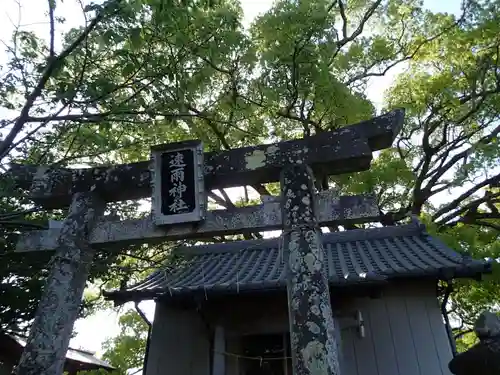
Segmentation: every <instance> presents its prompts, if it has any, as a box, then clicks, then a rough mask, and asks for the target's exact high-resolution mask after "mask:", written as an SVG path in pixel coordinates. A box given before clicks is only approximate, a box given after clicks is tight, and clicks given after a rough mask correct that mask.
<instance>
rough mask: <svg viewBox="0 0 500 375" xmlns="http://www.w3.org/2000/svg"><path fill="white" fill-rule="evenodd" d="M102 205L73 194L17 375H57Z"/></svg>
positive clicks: (91, 196) (86, 195)
mask: <svg viewBox="0 0 500 375" xmlns="http://www.w3.org/2000/svg"><path fill="white" fill-rule="evenodd" d="M104 206H105V204H104V203H103V202H102V201H101V200H100V199H99V198H97V197H96V196H95V195H94V194H93V193H79V194H75V197H74V199H73V202H72V204H71V206H70V211H69V215H68V217H67V218H66V220H65V221H64V223H63V226H62V228H61V230H60V232H59V236H58V239H57V249H56V253H55V255H54V257H53V259H52V261H51V266H50V273H49V276H48V278H47V281H46V285H45V288H44V292H43V294H42V299H41V301H40V304H39V305H38V310H37V314H36V317H35V320H34V323H33V326H32V328H31V331H30V335H29V337H28V341H27V344H26V347H25V348H24V352H23V354H22V356H21V359H20V361H19V365H18V367H17V368H16V372H15V373H16V374H17V375H59V374H62V372H63V366H64V361H65V357H66V351H67V350H68V345H69V340H70V338H71V333H72V330H73V325H74V322H75V320H76V318H77V315H78V310H79V307H80V303H81V301H82V296H83V290H84V288H85V283H86V281H87V276H88V273H89V269H90V266H91V264H92V259H93V257H94V250H93V249H92V247H91V246H90V245H89V242H88V234H89V233H90V231H91V230H92V228H93V226H94V225H95V223H96V221H97V219H98V218H99V217H100V216H101V215H102V213H103V212H104Z"/></svg>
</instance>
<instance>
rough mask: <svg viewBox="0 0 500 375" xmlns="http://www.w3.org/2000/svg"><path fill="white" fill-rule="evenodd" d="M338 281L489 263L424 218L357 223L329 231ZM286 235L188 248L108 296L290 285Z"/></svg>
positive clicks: (472, 269) (444, 275) (455, 270)
mask: <svg viewBox="0 0 500 375" xmlns="http://www.w3.org/2000/svg"><path fill="white" fill-rule="evenodd" d="M323 244H324V249H325V254H326V255H325V256H326V259H327V271H328V278H329V280H330V283H331V284H332V286H334V287H337V286H343V285H352V284H356V283H370V282H385V281H388V280H390V279H394V278H411V277H413V278H415V277H417V278H435V279H451V278H455V277H473V276H476V275H478V274H480V273H483V272H488V270H489V263H488V262H486V261H479V260H473V259H471V258H470V257H464V256H462V255H460V254H458V253H457V252H455V251H453V250H452V249H450V248H449V247H447V246H446V245H444V244H443V243H441V242H440V241H439V240H438V239H437V238H435V237H431V236H430V235H429V234H428V233H427V232H426V231H425V227H424V226H423V225H421V224H416V223H412V224H408V225H401V226H392V227H391V226H389V227H382V228H374V229H357V230H349V231H344V232H336V233H327V234H324V235H323ZM280 247H281V246H280V239H267V240H255V241H238V242H230V243H225V244H215V245H202V246H194V247H191V248H183V249H182V251H179V253H184V254H186V255H187V258H188V260H186V261H185V263H184V264H183V265H181V266H178V267H175V270H174V271H167V270H158V271H156V272H154V273H153V274H152V275H150V276H149V277H148V278H147V279H146V280H144V281H142V282H140V283H138V284H136V285H133V286H131V287H129V288H127V289H126V290H121V291H114V292H108V293H106V294H105V295H106V297H107V298H108V299H112V300H115V301H116V302H117V303H123V302H126V301H129V300H142V299H151V298H155V297H159V296H165V297H169V296H172V297H175V296H180V295H181V296H182V295H184V296H185V295H187V294H192V293H221V292H224V293H228V292H229V293H237V292H239V291H243V290H247V291H249V290H270V289H276V288H284V287H285V286H286V275H285V271H284V270H285V268H284V262H283V254H282V250H281V249H280Z"/></svg>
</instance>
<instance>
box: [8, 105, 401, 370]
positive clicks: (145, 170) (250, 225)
mask: <svg viewBox="0 0 500 375" xmlns="http://www.w3.org/2000/svg"><path fill="white" fill-rule="evenodd" d="M403 118H404V112H403V111H402V110H395V111H392V112H389V113H387V114H385V115H382V116H379V117H376V118H373V119H371V120H368V121H364V122H361V123H359V124H356V125H350V126H346V127H344V128H342V129H339V130H335V131H332V132H325V133H321V134H318V135H315V136H312V137H309V138H306V139H298V140H292V141H287V142H280V143H276V144H272V145H258V146H254V147H244V148H238V149H234V150H230V151H224V152H210V153H203V147H202V144H201V142H199V141H187V142H180V143H176V144H169V145H163V146H155V147H153V148H152V158H151V161H147V162H139V163H133V164H126V165H117V166H111V167H100V168H90V169H62V168H55V169H52V168H47V167H36V166H24V165H14V166H12V168H11V170H10V172H11V174H12V176H13V177H14V179H15V181H16V184H17V186H19V187H21V188H24V189H26V190H28V195H29V197H30V198H31V199H32V200H33V201H34V202H36V203H37V204H39V205H41V206H43V207H45V208H47V209H49V208H50V209H53V208H63V207H68V206H69V207H70V208H69V214H68V216H67V218H66V219H65V220H64V222H63V224H62V227H61V228H56V229H49V230H43V231H33V232H30V233H28V234H24V235H22V236H21V237H20V239H19V241H18V244H17V251H41V250H53V251H55V253H54V256H53V259H52V262H51V269H50V274H49V276H48V279H47V281H46V286H45V289H44V292H43V295H42V299H41V301H40V304H39V307H38V311H37V315H36V318H35V321H34V323H33V326H32V328H31V331H30V335H29V338H28V341H27V345H26V347H25V350H24V353H23V355H22V357H21V360H20V363H19V365H18V367H17V369H16V373H17V374H18V375H35V374H36V375H49V374H51V375H53V374H61V373H62V368H63V363H64V356H65V353H66V351H67V348H68V345H69V340H70V335H71V332H72V329H73V325H74V322H75V320H76V317H77V314H78V308H79V305H80V303H81V299H82V296H83V291H84V288H85V283H86V280H87V277H88V274H89V270H90V267H91V264H92V259H93V256H94V254H95V250H96V249H97V248H108V247H110V246H116V245H117V246H122V245H124V244H129V243H155V242H161V241H166V240H176V239H187V238H210V237H213V236H216V235H227V234H237V233H251V232H256V231H260V230H272V229H283V236H284V250H285V254H286V255H287V257H288V262H287V274H288V280H287V290H288V299H289V315H290V333H291V344H292V357H293V367H294V374H295V375H305V374H313V373H314V374H325V375H326V374H329V375H333V374H335V375H339V374H340V367H339V363H338V352H337V343H336V341H335V337H336V336H335V330H336V327H335V322H334V320H333V315H332V313H331V306H330V299H329V291H328V283H327V279H326V276H325V275H324V273H323V270H324V265H323V249H322V245H321V241H320V235H321V231H320V229H319V227H320V226H328V225H333V224H337V225H338V224H343V223H346V222H351V223H352V222H354V223H364V222H370V221H374V220H377V218H378V215H379V212H378V207H377V205H376V202H375V199H374V198H373V197H369V196H343V197H337V196H336V195H335V194H334V193H333V192H331V191H323V192H319V193H317V192H315V190H314V184H313V182H314V177H313V175H314V173H318V174H320V175H322V176H325V175H335V174H341V173H349V172H357V171H362V170H367V169H369V168H370V163H371V160H372V153H373V152H374V151H377V150H381V149H384V148H387V147H390V146H391V144H392V141H393V140H394V138H395V136H396V135H397V133H398V131H399V129H400V128H401V126H402V123H403ZM278 180H279V181H280V182H281V199H277V200H273V201H271V202H267V203H263V204H261V205H257V206H250V207H243V208H235V209H231V210H213V211H207V202H206V200H207V193H206V192H207V191H209V190H212V189H222V188H227V187H233V186H245V185H250V186H258V185H259V184H261V183H268V182H275V181H278ZM257 189H258V187H257ZM148 196H151V197H152V198H153V199H152V215H151V216H150V217H147V218H145V219H134V220H123V221H120V220H115V219H109V218H107V217H106V216H104V211H105V206H106V202H114V201H120V200H129V199H139V198H144V197H148Z"/></svg>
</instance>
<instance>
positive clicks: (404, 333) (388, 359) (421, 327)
mask: <svg viewBox="0 0 500 375" xmlns="http://www.w3.org/2000/svg"><path fill="white" fill-rule="evenodd" d="M350 308H354V309H359V310H360V311H361V312H362V315H363V318H364V320H365V327H366V329H365V337H364V338H360V337H359V336H358V335H357V334H356V332H354V331H353V330H349V329H347V330H343V331H342V352H343V361H342V363H343V373H344V374H346V375H377V374H378V375H451V372H450V371H449V370H448V362H449V361H450V360H451V359H452V352H451V347H450V343H449V341H448V338H447V334H446V328H445V325H444V323H443V319H442V316H441V311H440V309H439V304H438V301H437V299H436V295H435V286H434V285H432V284H428V285H411V286H410V285H408V286H406V287H401V288H397V287H393V288H390V289H388V290H386V291H385V292H384V295H383V298H380V299H367V298H364V299H356V300H354V301H352V303H351V304H350Z"/></svg>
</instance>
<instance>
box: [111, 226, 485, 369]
mask: <svg viewBox="0 0 500 375" xmlns="http://www.w3.org/2000/svg"><path fill="white" fill-rule="evenodd" d="M322 241H323V244H324V252H325V263H326V264H327V271H328V279H329V285H330V298H331V304H332V309H333V314H334V318H335V320H336V321H337V322H338V324H337V326H338V327H339V329H338V330H337V335H338V336H337V339H338V340H337V341H338V342H339V345H340V350H341V355H340V356H339V360H340V366H341V374H342V375H451V373H450V371H449V369H448V363H449V362H450V360H451V359H452V358H453V356H454V342H453V337H452V336H451V329H450V327H449V321H448V318H447V316H446V310H445V304H446V302H447V300H448V297H449V293H450V287H449V286H451V284H452V282H453V280H454V279H457V278H476V279H477V278H480V277H481V274H483V273H486V272H489V271H490V264H489V263H488V262H486V261H481V260H474V259H471V258H470V257H466V256H463V255H460V254H458V253H457V252H456V251H454V250H453V249H450V248H449V247H447V246H446V245H445V244H443V243H442V242H440V241H439V240H438V239H437V238H435V237H432V236H430V235H429V234H428V233H427V232H426V229H425V227H424V226H423V225H422V224H421V223H419V222H418V221H413V222H412V223H410V224H405V225H398V226H386V227H381V228H375V229H355V230H349V231H343V232H335V233H328V234H323V236H322ZM177 253H178V254H179V255H180V256H181V258H182V259H184V261H183V262H181V263H179V264H177V265H176V266H172V267H170V268H169V267H167V268H165V269H160V270H158V271H156V272H154V273H153V274H152V275H150V276H149V277H148V278H147V279H146V280H144V281H142V282H140V283H138V284H136V285H133V286H130V287H128V288H127V289H126V290H117V291H112V292H108V293H106V298H107V299H110V300H113V301H114V302H115V304H117V305H119V304H123V303H126V302H129V301H135V302H139V301H143V300H152V299H154V300H155V301H156V311H155V317H154V322H153V326H152V330H151V332H150V333H151V334H150V337H149V339H148V345H147V353H146V360H145V372H144V374H146V375H162V374H168V375H240V374H241V375H247V374H248V375H256V374H262V375H264V374H269V375H270V374H273V375H289V374H292V366H291V358H290V347H289V345H290V344H289V320H288V308H287V292H286V275H285V265H284V261H283V259H284V255H283V251H282V244H281V240H280V239H265V240H250V241H238V242H232V243H225V244H211V245H203V246H193V247H189V248H186V247H184V248H180V249H178V250H177ZM447 286H448V287H447ZM438 297H441V298H439V299H438ZM441 301H442V302H441Z"/></svg>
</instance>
